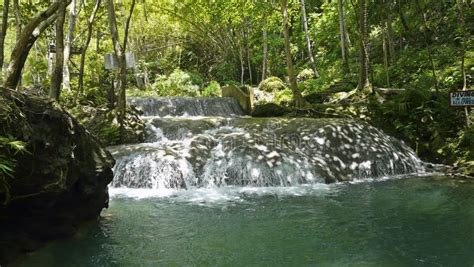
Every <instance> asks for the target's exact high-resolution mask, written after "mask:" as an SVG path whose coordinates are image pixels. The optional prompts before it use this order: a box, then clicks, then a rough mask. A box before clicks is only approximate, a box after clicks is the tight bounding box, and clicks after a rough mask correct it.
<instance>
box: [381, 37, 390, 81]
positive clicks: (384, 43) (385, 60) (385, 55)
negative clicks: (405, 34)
mask: <svg viewBox="0 0 474 267" xmlns="http://www.w3.org/2000/svg"><path fill="white" fill-rule="evenodd" d="M386 37H387V35H386V32H385V31H384V33H383V34H382V49H383V65H384V69H385V79H386V80H385V81H386V86H387V87H390V73H389V71H388V65H389V59H388V51H387V50H388V48H387V46H388V44H387V39H388V38H386Z"/></svg>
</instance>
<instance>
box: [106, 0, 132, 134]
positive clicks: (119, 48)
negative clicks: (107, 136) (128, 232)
mask: <svg viewBox="0 0 474 267" xmlns="http://www.w3.org/2000/svg"><path fill="white" fill-rule="evenodd" d="M134 8H135V0H132V5H131V7H130V13H129V16H128V18H127V21H126V23H125V29H124V38H123V44H122V45H121V44H120V40H119V34H118V28H117V16H116V15H115V6H114V0H107V13H108V17H109V28H110V33H111V35H112V42H113V46H114V51H115V55H116V56H117V58H118V63H119V70H118V79H117V90H118V97H117V115H118V116H117V117H118V118H117V119H118V122H119V124H120V131H121V137H123V134H124V133H123V129H124V128H123V126H124V121H125V112H126V105H127V104H126V86H127V65H126V61H125V51H126V49H127V43H128V30H129V27H130V20H131V19H132V14H133V10H134Z"/></svg>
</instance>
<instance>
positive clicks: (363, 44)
mask: <svg viewBox="0 0 474 267" xmlns="http://www.w3.org/2000/svg"><path fill="white" fill-rule="evenodd" d="M359 33H360V38H359V39H360V48H359V49H360V51H359V61H360V62H359V63H360V67H359V85H358V86H357V89H358V90H359V91H362V92H364V93H372V92H373V90H372V85H371V84H370V81H369V53H368V51H367V39H368V30H367V5H366V0H359Z"/></svg>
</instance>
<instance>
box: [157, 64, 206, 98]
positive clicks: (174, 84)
mask: <svg viewBox="0 0 474 267" xmlns="http://www.w3.org/2000/svg"><path fill="white" fill-rule="evenodd" d="M200 85H202V78H201V77H200V76H199V75H197V74H192V73H189V72H185V71H182V70H180V69H175V70H174V71H173V72H172V73H171V74H170V75H169V76H165V75H158V76H157V77H156V81H155V83H154V84H153V85H152V87H153V89H154V90H155V91H156V92H157V94H158V95H160V96H198V95H199V88H200Z"/></svg>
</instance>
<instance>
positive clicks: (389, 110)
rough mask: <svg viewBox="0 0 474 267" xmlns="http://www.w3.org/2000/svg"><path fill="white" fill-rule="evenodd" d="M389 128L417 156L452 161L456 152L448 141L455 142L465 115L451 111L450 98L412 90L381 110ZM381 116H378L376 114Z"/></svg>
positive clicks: (420, 90)
mask: <svg viewBox="0 0 474 267" xmlns="http://www.w3.org/2000/svg"><path fill="white" fill-rule="evenodd" d="M380 109H381V110H380V111H381V113H380V114H374V116H376V117H379V118H380V119H381V120H383V121H384V124H385V128H386V127H387V126H389V127H393V129H394V130H395V133H396V134H397V135H398V136H399V137H400V138H402V139H404V140H407V141H409V142H410V143H411V144H412V145H413V147H415V148H416V149H417V152H418V153H419V154H420V155H422V156H424V157H426V158H428V159H430V160H433V161H450V160H452V159H450V158H449V157H451V156H452V154H453V151H452V150H451V149H447V147H446V145H447V142H446V141H447V140H451V139H455V138H456V137H457V133H458V131H459V129H460V127H462V125H463V118H462V113H461V112H460V111H459V110H456V109H453V108H450V107H449V102H448V95H446V94H443V95H438V96H436V95H433V93H432V92H431V91H430V90H426V89H425V90H422V89H410V90H407V91H406V92H405V93H403V94H400V95H399V96H396V97H395V98H394V99H392V100H390V101H388V102H386V103H384V104H383V105H381V106H380ZM375 113H377V112H375Z"/></svg>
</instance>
